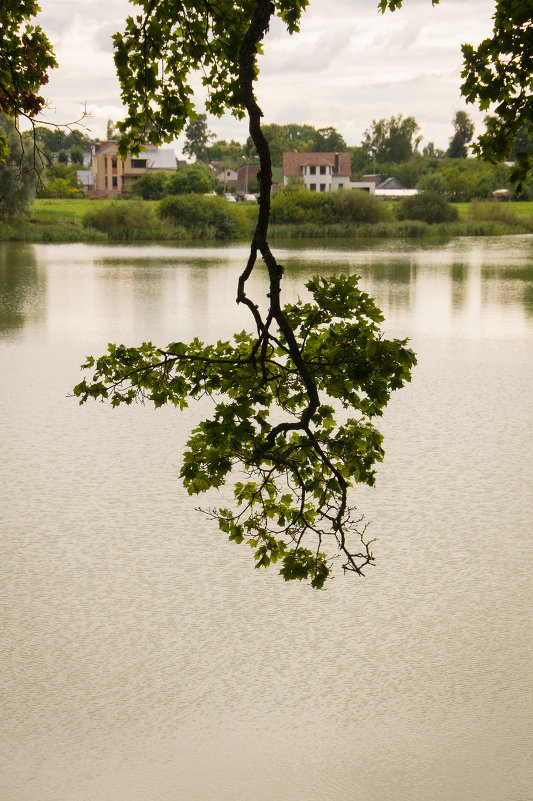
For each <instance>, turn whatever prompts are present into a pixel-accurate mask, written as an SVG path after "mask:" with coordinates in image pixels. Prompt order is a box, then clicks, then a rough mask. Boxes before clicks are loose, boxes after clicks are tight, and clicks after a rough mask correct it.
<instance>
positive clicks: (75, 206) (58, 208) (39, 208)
mask: <svg viewBox="0 0 533 801" xmlns="http://www.w3.org/2000/svg"><path fill="white" fill-rule="evenodd" d="M113 202H116V201H113V200H112V199H111V198H102V199H99V200H88V199H87V198H79V199H72V198H65V199H60V198H57V199H56V198H38V199H37V200H36V201H35V203H34V204H33V206H32V209H31V217H32V219H34V220H37V221H38V222H76V223H80V224H81V221H82V218H83V215H84V214H85V213H86V212H87V211H89V210H90V209H93V208H94V207H95V204H98V207H99V208H101V207H102V206H104V207H105V206H106V205H109V204H110V203H113ZM126 202H127V201H126ZM144 202H145V203H149V204H150V205H156V203H157V201H144ZM452 205H453V206H455V208H456V209H457V211H458V212H459V219H462V218H463V217H468V216H469V214H470V211H471V207H472V203H453V204H452ZM502 207H504V208H506V209H509V210H510V211H511V212H512V213H513V214H516V215H518V216H520V217H528V216H532V217H533V200H526V201H522V202H516V203H509V204H507V203H502Z"/></svg>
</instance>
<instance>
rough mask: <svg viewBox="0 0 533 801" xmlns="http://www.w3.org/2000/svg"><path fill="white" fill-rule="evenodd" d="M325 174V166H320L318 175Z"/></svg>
mask: <svg viewBox="0 0 533 801" xmlns="http://www.w3.org/2000/svg"><path fill="white" fill-rule="evenodd" d="M325 174H326V168H325V167H321V168H320V175H325Z"/></svg>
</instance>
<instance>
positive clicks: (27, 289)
mask: <svg viewBox="0 0 533 801" xmlns="http://www.w3.org/2000/svg"><path fill="white" fill-rule="evenodd" d="M45 294H46V276H45V273H43V272H42V271H40V269H39V266H38V262H37V259H36V256H35V252H34V249H33V247H32V246H31V245H19V244H1V245H0V333H2V335H4V336H6V335H7V334H8V332H10V331H12V330H13V329H18V328H22V327H23V326H25V325H28V324H29V323H30V321H31V322H36V321H37V320H39V319H42V318H43V315H44V310H45V304H44V298H45Z"/></svg>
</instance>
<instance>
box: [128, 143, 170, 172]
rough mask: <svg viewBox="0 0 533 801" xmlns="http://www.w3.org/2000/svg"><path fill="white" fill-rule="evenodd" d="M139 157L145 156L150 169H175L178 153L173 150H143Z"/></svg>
mask: <svg viewBox="0 0 533 801" xmlns="http://www.w3.org/2000/svg"><path fill="white" fill-rule="evenodd" d="M137 158H141V159H143V158H145V159H146V166H147V167H148V169H149V170H175V169H176V154H175V153H174V151H173V150H160V149H159V148H158V149H157V150H143V151H142V152H141V153H139V155H138V156H137Z"/></svg>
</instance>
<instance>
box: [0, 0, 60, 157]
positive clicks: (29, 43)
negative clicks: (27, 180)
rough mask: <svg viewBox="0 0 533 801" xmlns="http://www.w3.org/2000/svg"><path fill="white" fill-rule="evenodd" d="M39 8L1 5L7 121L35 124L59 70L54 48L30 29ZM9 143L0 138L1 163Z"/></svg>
mask: <svg viewBox="0 0 533 801" xmlns="http://www.w3.org/2000/svg"><path fill="white" fill-rule="evenodd" d="M38 11H40V7H39V6H38V5H37V3H36V2H34V0H2V2H0V111H2V112H3V113H4V114H6V115H7V116H8V117H17V116H24V117H26V118H27V119H29V120H33V119H34V118H35V117H36V116H37V115H38V114H39V112H40V111H41V110H42V109H43V107H44V105H45V99H44V98H43V97H42V96H41V95H40V94H38V93H39V90H40V88H41V86H43V85H44V84H46V83H47V82H48V71H49V70H50V69H52V68H53V67H56V66H57V63H56V60H55V57H54V53H53V50H52V46H51V44H50V42H49V40H48V38H47V37H46V35H45V34H44V32H43V31H42V29H41V28H40V27H39V26H38V25H31V24H30V20H31V19H32V18H33V17H35V15H36V14H37V12H38ZM7 147H8V140H7V138H6V136H5V135H0V162H2V161H5V159H6V156H7Z"/></svg>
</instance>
